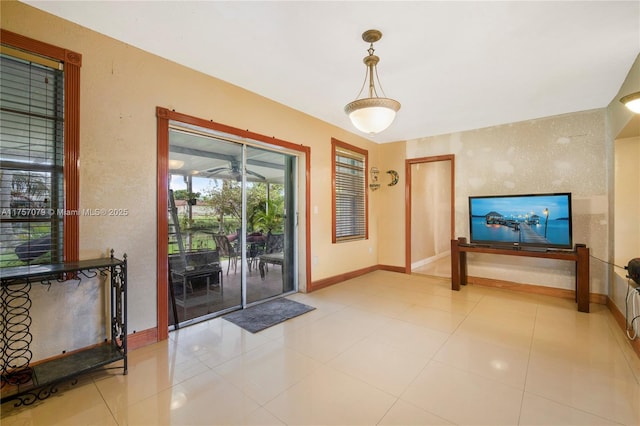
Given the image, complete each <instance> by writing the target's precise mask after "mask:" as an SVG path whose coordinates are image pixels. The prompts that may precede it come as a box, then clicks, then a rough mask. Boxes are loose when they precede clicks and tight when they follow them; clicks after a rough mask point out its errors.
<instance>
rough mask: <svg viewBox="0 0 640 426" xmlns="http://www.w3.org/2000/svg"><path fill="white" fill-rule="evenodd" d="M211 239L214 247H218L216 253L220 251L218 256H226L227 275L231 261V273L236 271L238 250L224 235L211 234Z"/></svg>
mask: <svg viewBox="0 0 640 426" xmlns="http://www.w3.org/2000/svg"><path fill="white" fill-rule="evenodd" d="M213 241H214V242H215V243H216V248H217V249H218V253H220V257H223V256H224V257H227V258H229V261H228V263H227V275H229V268H230V267H231V262H232V261H233V273H234V274H235V273H237V272H238V252H237V251H236V249H235V247H234V246H233V244H231V242H230V241H229V238H228V237H227V236H226V235H213Z"/></svg>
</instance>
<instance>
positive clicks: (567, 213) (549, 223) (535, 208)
mask: <svg viewBox="0 0 640 426" xmlns="http://www.w3.org/2000/svg"><path fill="white" fill-rule="evenodd" d="M469 222H470V231H471V232H470V234H471V235H470V237H471V238H470V242H471V243H472V244H474V243H475V244H486V245H492V246H504V245H518V246H525V247H526V246H531V247H546V248H563V249H564V248H571V247H572V234H571V227H572V225H571V194H570V193H561V194H527V195H499V196H497V195H492V196H478V197H475V196H471V197H469Z"/></svg>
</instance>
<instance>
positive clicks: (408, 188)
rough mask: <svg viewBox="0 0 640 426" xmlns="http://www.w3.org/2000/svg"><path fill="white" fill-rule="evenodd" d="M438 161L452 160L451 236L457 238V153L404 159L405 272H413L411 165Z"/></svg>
mask: <svg viewBox="0 0 640 426" xmlns="http://www.w3.org/2000/svg"><path fill="white" fill-rule="evenodd" d="M438 161H451V175H450V178H449V179H450V181H451V182H450V183H451V236H450V239H454V238H455V233H456V223H455V213H456V208H455V207H456V206H455V200H456V194H455V174H456V172H455V155H454V154H447V155H436V156H433V157H420V158H410V159H407V160H405V161H404V168H405V176H406V179H405V222H404V223H405V240H404V241H405V273H407V274H410V273H411V166H412V165H414V164H423V163H435V162H438Z"/></svg>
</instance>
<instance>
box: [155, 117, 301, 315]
mask: <svg viewBox="0 0 640 426" xmlns="http://www.w3.org/2000/svg"><path fill="white" fill-rule="evenodd" d="M202 130H203V129H193V128H185V127H181V126H179V125H174V126H172V127H170V129H169V179H168V185H169V186H168V194H169V200H168V206H167V208H168V235H169V239H168V265H169V266H168V267H169V296H170V297H169V300H170V306H169V320H170V321H169V324H170V325H172V326H174V327H179V326H184V325H187V324H191V323H194V322H199V321H203V320H206V319H209V318H212V317H215V316H218V315H221V314H224V313H226V312H230V311H232V310H235V309H240V308H244V307H246V306H248V305H250V304H253V303H257V302H261V301H264V300H267V299H270V298H274V297H278V296H281V295H283V294H285V293H290V292H293V291H295V290H296V289H297V282H296V279H295V278H296V274H295V271H294V270H293V268H294V266H295V265H296V264H297V262H296V261H295V251H294V250H293V249H292V248H293V246H294V241H295V234H296V232H297V230H296V228H295V223H294V221H293V220H292V219H293V217H294V216H295V215H293V214H289V215H288V214H287V212H293V211H295V204H296V203H295V198H296V197H295V193H296V191H295V179H294V177H295V176H296V168H297V161H296V156H295V155H292V154H289V153H286V152H282V151H276V150H274V149H273V148H270V147H267V146H265V147H262V146H253V145H250V142H249V141H246V140H245V141H243V140H233V139H229V138H227V137H225V136H223V135H216V134H208V133H207V132H203V131H202Z"/></svg>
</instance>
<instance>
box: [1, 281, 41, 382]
mask: <svg viewBox="0 0 640 426" xmlns="http://www.w3.org/2000/svg"><path fill="white" fill-rule="evenodd" d="M11 284H12V285H3V286H2V289H1V290H0V303H1V304H2V330H1V331H2V343H1V344H0V345H1V346H0V349H1V351H2V353H1V356H2V386H3V387H4V385H5V384H11V385H19V384H23V383H27V382H28V381H29V380H31V369H30V368H29V363H30V362H31V357H32V355H33V354H32V352H31V350H30V349H29V345H31V342H32V341H33V336H32V334H31V331H30V327H31V315H30V314H29V310H30V309H31V298H30V297H29V291H30V290H31V282H30V281H29V280H22V281H20V282H12V283H11Z"/></svg>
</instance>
